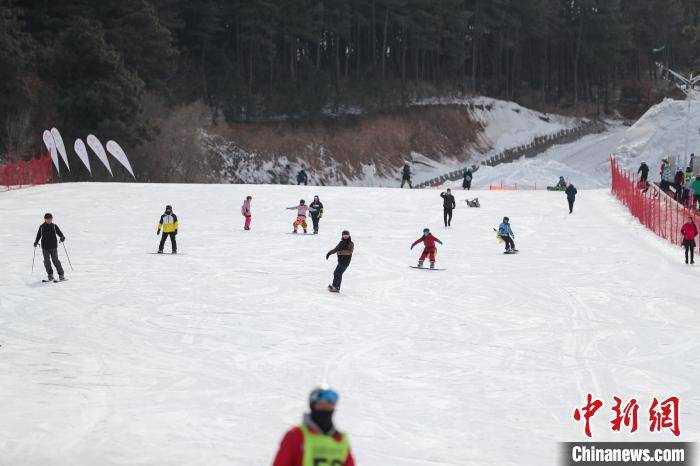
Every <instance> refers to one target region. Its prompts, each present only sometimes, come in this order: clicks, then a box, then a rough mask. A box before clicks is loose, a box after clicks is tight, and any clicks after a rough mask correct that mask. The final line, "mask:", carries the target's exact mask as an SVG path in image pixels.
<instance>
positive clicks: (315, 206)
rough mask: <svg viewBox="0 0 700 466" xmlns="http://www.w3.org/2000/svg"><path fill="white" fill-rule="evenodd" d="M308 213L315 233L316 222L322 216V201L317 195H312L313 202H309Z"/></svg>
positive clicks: (316, 232)
mask: <svg viewBox="0 0 700 466" xmlns="http://www.w3.org/2000/svg"><path fill="white" fill-rule="evenodd" d="M309 213H310V214H311V221H312V222H313V224H314V235H317V234H318V223H319V222H320V221H321V217H323V203H322V202H321V200H320V199H319V198H318V196H314V200H313V202H312V203H311V204H309Z"/></svg>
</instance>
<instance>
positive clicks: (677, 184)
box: [673, 167, 685, 202]
mask: <svg viewBox="0 0 700 466" xmlns="http://www.w3.org/2000/svg"><path fill="white" fill-rule="evenodd" d="M684 187H685V174H684V173H683V170H681V169H680V167H679V168H678V170H676V176H675V177H674V178H673V188H674V189H675V190H676V202H682V201H683V189H684Z"/></svg>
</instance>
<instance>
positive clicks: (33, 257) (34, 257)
mask: <svg viewBox="0 0 700 466" xmlns="http://www.w3.org/2000/svg"><path fill="white" fill-rule="evenodd" d="M34 259H36V246H34V255H33V256H32V273H34Z"/></svg>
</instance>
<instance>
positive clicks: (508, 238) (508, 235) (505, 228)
mask: <svg viewBox="0 0 700 466" xmlns="http://www.w3.org/2000/svg"><path fill="white" fill-rule="evenodd" d="M498 236H500V237H501V239H502V240H503V241H504V242H505V243H506V250H505V252H506V253H508V254H510V253H514V252H518V250H517V249H515V242H514V241H513V238H515V235H514V234H513V230H512V229H511V228H510V219H509V218H508V217H503V223H501V224H500V225H499V226H498Z"/></svg>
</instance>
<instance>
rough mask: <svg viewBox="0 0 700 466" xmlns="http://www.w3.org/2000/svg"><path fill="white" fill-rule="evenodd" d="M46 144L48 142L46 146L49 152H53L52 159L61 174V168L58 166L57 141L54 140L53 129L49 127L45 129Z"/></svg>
mask: <svg viewBox="0 0 700 466" xmlns="http://www.w3.org/2000/svg"><path fill="white" fill-rule="evenodd" d="M44 144H46V148H47V149H48V150H49V154H51V160H53V164H54V166H55V167H56V171H57V172H58V174H59V175H60V174H61V168H60V167H59V166H58V155H56V143H55V142H54V140H53V136H51V131H49V130H48V129H47V130H45V131H44Z"/></svg>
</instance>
